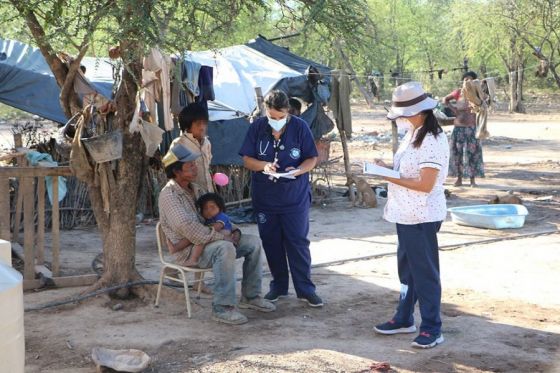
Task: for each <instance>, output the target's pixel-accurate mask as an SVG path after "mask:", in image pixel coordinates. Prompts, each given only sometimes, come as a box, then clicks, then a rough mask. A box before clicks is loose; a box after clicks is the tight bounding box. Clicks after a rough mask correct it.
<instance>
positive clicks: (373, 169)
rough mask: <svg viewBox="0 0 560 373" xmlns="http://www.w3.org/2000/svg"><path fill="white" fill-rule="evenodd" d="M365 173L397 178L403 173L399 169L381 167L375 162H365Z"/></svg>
mask: <svg viewBox="0 0 560 373" xmlns="http://www.w3.org/2000/svg"><path fill="white" fill-rule="evenodd" d="M364 174H370V175H379V176H387V177H393V178H395V179H400V178H401V175H400V174H399V171H395V170H391V169H390V168H386V167H381V166H378V165H376V164H375V163H369V162H364Z"/></svg>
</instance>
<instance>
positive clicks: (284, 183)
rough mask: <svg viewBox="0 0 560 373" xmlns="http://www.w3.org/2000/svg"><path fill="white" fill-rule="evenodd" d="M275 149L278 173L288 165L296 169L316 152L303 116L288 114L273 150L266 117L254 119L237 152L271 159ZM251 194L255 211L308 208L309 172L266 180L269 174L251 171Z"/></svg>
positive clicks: (284, 210) (261, 159)
mask: <svg viewBox="0 0 560 373" xmlns="http://www.w3.org/2000/svg"><path fill="white" fill-rule="evenodd" d="M276 150H277V151H278V166H279V167H278V168H277V171H278V172H286V168H288V167H294V168H297V167H299V165H300V164H301V163H302V162H303V161H304V160H306V159H308V158H312V157H317V155H318V154H317V148H316V146H315V141H313V135H312V134H311V130H310V129H309V126H308V125H307V123H306V122H305V121H304V120H303V119H300V118H298V117H295V116H293V115H290V117H289V121H288V123H286V128H285V130H284V133H283V134H282V136H281V137H280V141H279V143H278V144H277V146H276V149H275V146H274V137H273V136H272V129H271V128H270V126H269V125H268V118H267V117H261V118H259V119H257V120H255V121H254V122H253V123H252V124H251V126H250V127H249V131H248V132H247V136H246V137H245V141H244V142H243V146H242V147H241V150H239V155H240V156H242V157H243V156H249V157H252V158H255V159H258V160H259V161H266V162H273V161H274V155H275V152H276ZM251 196H252V199H253V206H254V207H255V210H257V212H265V213H277V214H284V213H293V212H297V211H300V210H301V209H304V208H309V204H310V203H311V189H310V187H309V174H308V173H306V174H303V175H300V176H298V177H296V178H295V179H286V178H280V179H274V180H270V178H269V176H268V175H265V174H263V173H262V172H252V175H251Z"/></svg>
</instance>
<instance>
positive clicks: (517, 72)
mask: <svg viewBox="0 0 560 373" xmlns="http://www.w3.org/2000/svg"><path fill="white" fill-rule="evenodd" d="M514 67H515V69H514V71H511V72H510V73H509V93H510V96H509V112H510V113H524V112H525V108H524V106H523V101H522V96H523V71H522V70H523V67H522V65H518V64H515V65H514Z"/></svg>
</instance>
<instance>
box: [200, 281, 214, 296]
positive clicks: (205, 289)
mask: <svg viewBox="0 0 560 373" xmlns="http://www.w3.org/2000/svg"><path fill="white" fill-rule="evenodd" d="M200 292H201V293H202V294H208V295H212V294H213V292H212V289H210V288H209V287H208V286H206V284H204V282H202V283H201V284H200Z"/></svg>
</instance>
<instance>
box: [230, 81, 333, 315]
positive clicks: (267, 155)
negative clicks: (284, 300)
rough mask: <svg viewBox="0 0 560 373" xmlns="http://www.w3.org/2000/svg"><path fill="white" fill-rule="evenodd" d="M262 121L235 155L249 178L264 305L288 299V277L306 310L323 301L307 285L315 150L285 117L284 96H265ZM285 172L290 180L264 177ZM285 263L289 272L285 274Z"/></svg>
mask: <svg viewBox="0 0 560 373" xmlns="http://www.w3.org/2000/svg"><path fill="white" fill-rule="evenodd" d="M264 103H265V108H266V117H262V118H259V119H257V120H255V121H254V122H253V123H252V124H251V127H250V128H249V131H248V132H247V136H246V137H245V141H244V143H243V146H242V147H241V150H240V151H239V155H241V156H242V157H243V163H244V165H245V167H246V168H247V169H249V170H251V171H253V172H252V175H251V196H252V199H253V208H254V210H255V214H256V217H257V224H258V227H259V234H260V237H261V240H262V242H263V247H264V251H265V253H266V258H267V261H268V266H269V268H270V272H271V273H272V281H271V282H270V291H269V292H268V294H266V295H265V299H267V300H269V301H272V302H276V301H277V300H278V298H279V297H282V296H286V295H287V294H288V285H289V273H290V272H291V274H292V281H293V284H294V288H295V291H296V294H297V297H298V298H299V299H301V300H303V301H306V302H307V303H308V304H309V305H310V306H311V307H321V306H322V305H323V301H322V300H321V298H320V297H319V296H318V295H317V294H316V293H315V285H314V284H313V282H312V281H311V254H310V252H309V240H308V239H307V234H308V233H309V207H310V205H311V190H310V187H309V171H311V170H312V169H313V167H315V164H316V163H317V148H316V147H315V142H314V141H313V136H312V134H311V130H310V129H309V126H308V125H307V123H306V122H305V121H303V120H302V119H300V118H298V117H296V116H293V115H289V114H288V110H289V108H290V104H289V101H288V96H287V95H286V94H285V93H284V92H282V91H278V90H277V91H272V92H270V93H269V94H268V95H267V96H266V97H265V100H264ZM289 171H291V172H292V174H291V175H290V176H291V178H286V177H274V176H271V175H267V174H268V173H285V172H289ZM288 263H289V271H288Z"/></svg>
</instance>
